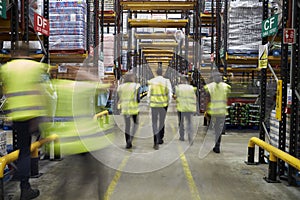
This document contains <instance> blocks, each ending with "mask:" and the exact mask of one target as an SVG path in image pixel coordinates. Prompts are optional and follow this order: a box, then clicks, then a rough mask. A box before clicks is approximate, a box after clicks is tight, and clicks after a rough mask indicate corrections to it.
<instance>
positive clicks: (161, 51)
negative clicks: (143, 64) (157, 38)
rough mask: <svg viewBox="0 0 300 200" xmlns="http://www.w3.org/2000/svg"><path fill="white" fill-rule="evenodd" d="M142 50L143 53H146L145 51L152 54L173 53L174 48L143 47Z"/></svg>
mask: <svg viewBox="0 0 300 200" xmlns="http://www.w3.org/2000/svg"><path fill="white" fill-rule="evenodd" d="M142 52H143V53H144V54H147V53H154V54H157V53H162V54H163V53H165V54H173V53H174V50H167V49H143V50H142Z"/></svg>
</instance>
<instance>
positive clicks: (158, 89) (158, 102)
mask: <svg viewBox="0 0 300 200" xmlns="http://www.w3.org/2000/svg"><path fill="white" fill-rule="evenodd" d="M149 83H150V85H151V91H150V107H166V106H167V105H168V100H169V98H168V88H167V83H165V84H163V83H153V82H151V81H150V82H149Z"/></svg>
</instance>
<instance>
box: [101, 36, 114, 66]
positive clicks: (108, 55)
mask: <svg viewBox="0 0 300 200" xmlns="http://www.w3.org/2000/svg"><path fill="white" fill-rule="evenodd" d="M114 41H115V37H114V35H113V34H104V35H103V49H104V51H103V54H104V67H112V66H114V47H115V44H114Z"/></svg>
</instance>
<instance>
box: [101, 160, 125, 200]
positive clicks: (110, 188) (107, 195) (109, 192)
mask: <svg viewBox="0 0 300 200" xmlns="http://www.w3.org/2000/svg"><path fill="white" fill-rule="evenodd" d="M129 157H130V156H129V155H128V156H126V157H125V158H124V159H123V161H122V163H121V164H120V166H119V167H118V169H117V172H116V173H115V176H114V178H113V179H112V181H111V183H110V184H109V186H108V188H107V190H106V192H105V195H104V200H109V199H110V197H111V196H112V194H113V193H114V190H115V188H116V186H117V184H118V182H119V179H120V177H121V175H122V170H123V168H124V167H125V165H126V164H127V162H128V159H129Z"/></svg>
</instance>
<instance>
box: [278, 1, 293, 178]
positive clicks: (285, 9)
mask: <svg viewBox="0 0 300 200" xmlns="http://www.w3.org/2000/svg"><path fill="white" fill-rule="evenodd" d="M289 1H290V0H283V5H282V35H283V29H284V28H288V27H290V23H289V21H290V19H289ZM288 48H289V47H288V44H284V43H283V37H282V38H281V66H280V74H281V80H282V104H281V108H282V109H281V121H280V122H279V143H278V148H279V149H280V150H282V151H286V113H285V108H286V106H287V104H286V101H287V82H288V71H289V61H288ZM284 171H285V162H284V161H283V160H280V159H279V162H278V173H279V177H280V176H283V175H284V174H285V173H284Z"/></svg>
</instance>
